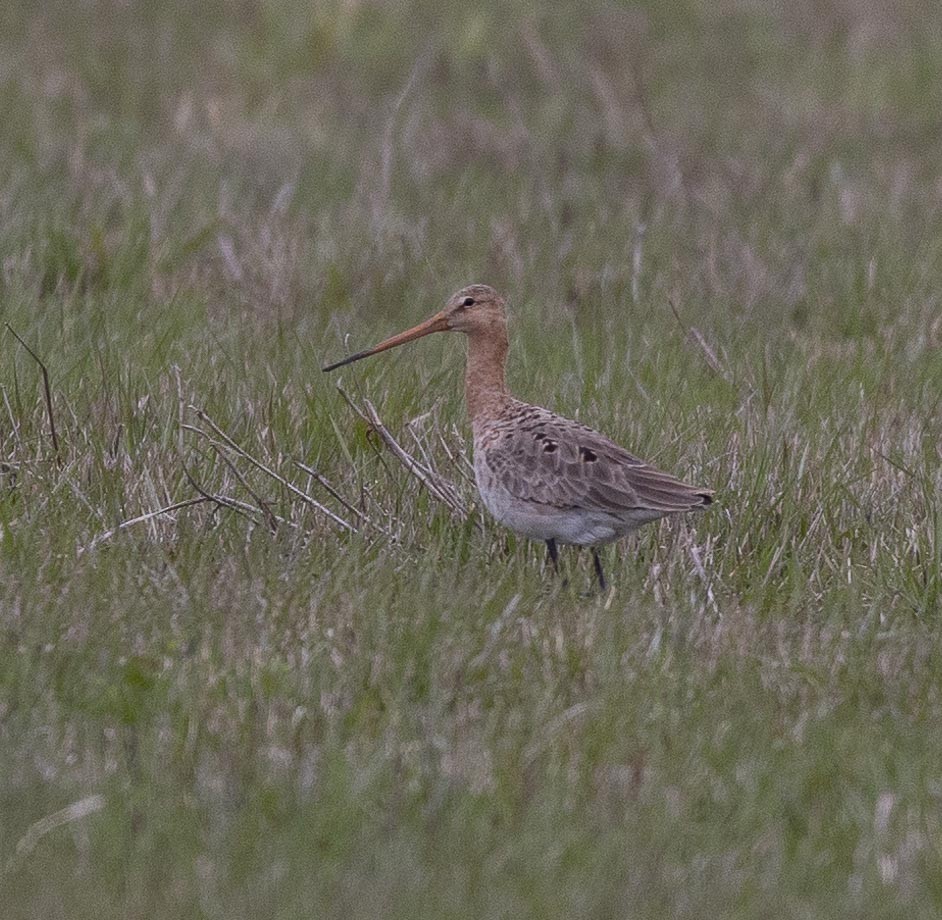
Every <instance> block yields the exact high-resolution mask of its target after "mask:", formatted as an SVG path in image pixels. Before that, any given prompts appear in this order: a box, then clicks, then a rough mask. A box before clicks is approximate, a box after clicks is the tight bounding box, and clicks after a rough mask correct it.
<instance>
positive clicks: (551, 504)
mask: <svg viewBox="0 0 942 920" xmlns="http://www.w3.org/2000/svg"><path fill="white" fill-rule="evenodd" d="M433 332H463V333H464V334H465V335H466V336H467V337H468V360H467V367H466V372H465V399H466V400H467V404H468V414H469V415H470V416H471V428H472V431H473V433H474V478H475V481H476V482H477V487H478V491H479V492H480V493H481V499H482V500H483V501H484V506H485V507H486V508H487V510H488V511H489V512H490V513H491V514H492V515H493V516H494V518H495V519H496V520H497V521H498V522H499V523H501V524H503V525H504V526H505V527H509V528H510V529H511V530H513V531H515V532H516V533H519V534H523V535H524V536H526V537H530V538H531V539H534V540H544V541H545V542H546V546H547V549H548V551H549V558H550V561H551V562H552V563H553V568H554V570H555V571H556V572H557V573H558V572H559V556H558V551H557V544H558V543H569V544H575V545H577V546H590V547H592V559H593V561H594V563H595V574H596V576H597V577H598V580H599V587H600V588H601V589H602V590H603V591H604V590H605V587H606V584H605V574H604V573H603V571H602V561H601V559H599V553H598V549H597V547H598V546H599V545H601V544H604V543H611V542H613V541H615V540H618V539H619V538H620V537H623V536H625V535H626V534H628V533H630V532H631V531H633V530H635V529H636V528H638V527H640V526H641V525H642V524H646V523H648V522H649V521H655V520H657V519H658V518H660V517H664V516H665V515H667V514H676V513H678V512H682V511H691V510H693V509H694V508H702V507H703V506H705V505H709V504H710V503H711V502H712V501H713V492H712V491H711V490H710V489H701V488H698V487H697V486H691V485H687V484H686V483H683V482H681V481H680V480H679V479H675V478H674V477H673V476H670V475H668V474H667V473H662V472H661V471H660V470H656V469H654V467H652V466H649V465H648V464H647V463H645V462H644V461H642V460H639V459H638V458H637V457H635V456H633V455H632V454H630V453H628V451H627V450H625V449H624V448H623V447H619V446H618V445H617V444H616V443H615V442H614V441H610V440H609V439H608V438H606V437H605V436H604V435H602V434H599V432H597V431H593V430H592V429H591V428H587V427H586V426H585V425H580V424H579V423H578V422H574V421H571V420H570V419H568V418H562V417H561V416H559V415H556V414H555V413H553V412H550V411H549V410H548V409H541V408H540V407H539V406H531V405H529V404H528V403H525V402H521V401H520V400H519V399H514V397H513V396H511V395H510V393H509V392H508V390H507V385H506V383H505V382H504V367H505V365H506V363H507V348H508V342H507V318H506V314H505V312H504V299H503V298H502V297H501V296H500V295H499V294H498V293H497V292H496V291H495V290H494V289H493V288H491V287H488V286H487V285H486V284H472V285H471V286H470V287H465V288H462V289H461V290H460V291H458V292H457V293H456V294H453V295H452V296H451V298H450V299H449V300H448V303H447V304H445V308H444V309H443V310H441V311H439V312H438V313H436V314H435V315H434V316H431V317H429V318H428V319H427V320H425V322H424V323H419V325H418V326H414V327H413V328H412V329H408V330H406V331H405V332H400V333H399V335H394V336H392V338H389V339H386V340H385V341H383V342H380V343H379V344H378V345H374V346H373V347H372V348H368V349H367V350H366V351H359V352H357V353H356V354H355V355H350V356H348V357H346V358H344V359H343V360H342V361H337V362H336V363H334V364H329V365H327V367H325V368H324V371H332V370H334V369H335V368H338V367H342V366H343V365H345V364H350V363H352V362H353V361H359V360H360V359H361V358H368V357H369V356H370V355H375V354H378V353H379V352H381V351H386V350H387V349H389V348H395V347H396V346H397V345H404V344H405V343H406V342H412V341H414V340H415V339H419V338H422V336H425V335H430V334H431V333H433Z"/></svg>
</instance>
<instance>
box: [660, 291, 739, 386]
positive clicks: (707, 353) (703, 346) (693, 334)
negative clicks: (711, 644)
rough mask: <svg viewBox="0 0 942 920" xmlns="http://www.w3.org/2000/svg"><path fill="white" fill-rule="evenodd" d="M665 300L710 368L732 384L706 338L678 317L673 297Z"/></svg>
mask: <svg viewBox="0 0 942 920" xmlns="http://www.w3.org/2000/svg"><path fill="white" fill-rule="evenodd" d="M667 302H668V303H669V304H670V308H671V312H672V313H673V314H674V318H675V319H676V320H677V322H678V323H679V324H680V327H681V329H683V330H684V331H685V332H686V333H687V337H688V338H692V339H693V340H694V341H695V342H696V343H697V345H699V346H700V350H701V351H702V352H703V356H704V358H705V359H706V363H707V364H708V365H709V367H710V370H712V371H713V372H714V373H715V374H718V375H719V376H720V377H722V378H723V379H724V380H725V381H726V382H727V383H728V384H729V385H730V386H732V384H733V381H732V378H731V377H730V374H729V371H728V370H727V369H726V368H725V367H724V366H723V363H722V362H721V361H720V359H719V358H718V357H717V356H716V352H715V351H714V350H713V349H712V348H711V347H710V345H709V343H708V342H707V340H706V339H705V338H704V337H703V333H702V332H700V330H699V329H697V328H696V326H688V325H687V324H686V323H685V322H684V321H683V320H682V319H681V318H680V313H679V312H678V310H677V306H676V304H675V303H674V299H673V297H668V299H667Z"/></svg>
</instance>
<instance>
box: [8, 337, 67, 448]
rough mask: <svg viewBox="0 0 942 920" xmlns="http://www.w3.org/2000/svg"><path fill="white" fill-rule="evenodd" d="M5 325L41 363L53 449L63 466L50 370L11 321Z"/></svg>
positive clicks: (33, 357)
mask: <svg viewBox="0 0 942 920" xmlns="http://www.w3.org/2000/svg"><path fill="white" fill-rule="evenodd" d="M4 325H5V326H6V327H7V329H9V330H10V332H11V333H12V335H13V337H14V338H15V339H16V340H17V342H19V343H20V345H22V346H23V347H24V348H25V349H26V351H27V352H28V353H29V356H30V357H31V358H32V359H33V360H34V361H35V362H36V363H37V364H38V365H39V369H40V370H41V371H42V375H43V393H44V394H45V397H46V414H47V415H48V416H49V434H50V435H51V437H52V450H53V452H54V453H55V455H56V463H57V464H59V465H60V466H61V464H62V460H61V458H60V455H59V435H58V434H56V416H55V413H54V412H53V411H52V390H51V388H50V386H49V371H47V370H46V365H45V364H44V363H43V361H42V359H41V358H40V357H39V355H37V354H36V352H35V351H33V349H32V348H30V347H29V345H27V344H26V342H24V341H23V339H22V338H20V335H19V333H17V331H16V330H15V329H14V328H13V327H12V326H11V325H10V324H9V323H4Z"/></svg>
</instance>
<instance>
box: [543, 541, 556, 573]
mask: <svg viewBox="0 0 942 920" xmlns="http://www.w3.org/2000/svg"><path fill="white" fill-rule="evenodd" d="M546 549H547V551H548V552H549V557H550V562H552V563H553V571H554V572H555V573H556V574H557V575H558V574H559V550H558V549H556V541H555V540H547V541H546Z"/></svg>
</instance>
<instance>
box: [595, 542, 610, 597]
mask: <svg viewBox="0 0 942 920" xmlns="http://www.w3.org/2000/svg"><path fill="white" fill-rule="evenodd" d="M592 562H593V563H595V574H596V575H597V576H598V579H599V590H601V591H604V590H605V589H606V588H607V587H608V582H606V581H605V573H604V572H603V571H602V560H601V559H600V558H599V551H598V550H597V549H596V548H595V547H594V546H593V547H592Z"/></svg>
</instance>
